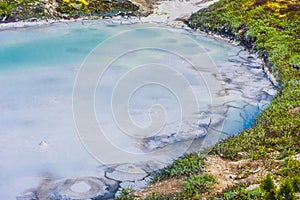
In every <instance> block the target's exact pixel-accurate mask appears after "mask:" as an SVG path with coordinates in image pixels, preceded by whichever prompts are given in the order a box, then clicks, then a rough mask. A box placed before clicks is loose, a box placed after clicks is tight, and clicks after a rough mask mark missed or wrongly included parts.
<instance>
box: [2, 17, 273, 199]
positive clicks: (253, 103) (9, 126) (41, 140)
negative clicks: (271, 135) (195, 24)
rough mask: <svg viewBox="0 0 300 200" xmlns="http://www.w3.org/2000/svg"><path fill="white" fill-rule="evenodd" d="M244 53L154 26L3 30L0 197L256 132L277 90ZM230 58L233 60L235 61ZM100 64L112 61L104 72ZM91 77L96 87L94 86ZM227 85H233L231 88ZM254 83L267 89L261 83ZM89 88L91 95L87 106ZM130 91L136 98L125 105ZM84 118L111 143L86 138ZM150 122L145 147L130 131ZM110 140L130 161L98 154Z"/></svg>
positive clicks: (105, 152)
mask: <svg viewBox="0 0 300 200" xmlns="http://www.w3.org/2000/svg"><path fill="white" fill-rule="evenodd" d="M162 28H163V29H162ZM240 50H241V49H240V47H236V46H232V45H230V44H228V43H226V42H224V41H217V40H214V39H212V38H208V37H204V36H201V35H198V34H195V33H189V32H186V31H183V30H175V29H169V28H168V29H165V27H158V26H154V25H149V24H148V25H147V24H136V25H127V26H120V25H109V24H105V23H97V22H85V23H84V25H83V24H82V23H81V22H79V23H69V24H55V25H47V26H46V25H45V26H41V27H30V28H20V29H15V30H1V31H0V94H1V96H0V112H1V115H0V160H1V165H0V171H1V174H0V197H1V199H6V200H9V199H15V196H16V195H18V194H20V193H21V192H23V191H25V190H26V189H28V188H32V187H33V188H34V187H36V186H38V184H39V183H40V181H41V180H42V179H43V178H44V177H45V174H48V175H49V174H50V175H51V176H52V177H53V178H54V180H57V179H61V178H70V177H79V176H96V177H99V176H100V177H101V176H103V173H104V171H103V169H102V168H99V166H100V165H102V164H111V163H124V162H140V161H145V162H147V161H150V160H151V161H153V160H155V161H158V162H159V163H161V164H166V163H167V162H169V161H170V160H172V159H174V158H176V157H178V156H180V155H181V154H182V153H184V152H185V151H186V150H187V148H188V147H189V146H184V145H183V147H180V148H179V147H178V145H177V144H178V142H180V141H189V140H192V139H195V138H196V139H198V138H197V137H199V138H200V139H201V138H203V136H204V135H206V138H209V139H208V141H206V142H207V143H206V144H207V145H209V144H214V143H215V142H216V141H218V140H219V139H221V138H224V137H227V136H228V135H232V134H236V133H238V132H239V131H241V130H243V129H244V128H247V127H249V126H250V125H251V124H252V123H253V118H254V116H255V115H256V114H258V113H259V112H260V110H261V109H262V108H264V107H265V105H267V104H268V102H269V100H270V99H266V98H265V99H262V98H260V96H261V95H262V94H263V88H262V86H264V88H271V87H272V86H271V84H270V83H269V82H268V80H267V79H266V78H265V77H264V74H263V73H262V72H261V71H259V70H257V69H249V68H247V67H243V66H242V64H241V63H243V62H244V59H242V58H239V57H238V56H237V55H238V53H239V52H240ZM90 54H91V56H90V57H88V55H90ZM93 55H94V56H93ZM232 58H234V59H236V61H235V62H232V61H229V60H230V59H232ZM93 59H94V60H93ZM188 61H192V63H193V65H192V64H191V63H189V62H188ZM95 63H96V64H95ZM103 63H109V64H108V65H107V66H105V67H107V68H106V70H104V72H103V74H100V75H99V74H97V73H99V70H98V69H100V68H101V67H103V66H102V64H103ZM87 64H90V65H87ZM94 64H95V66H94ZM80 67H81V68H80ZM89 67H90V68H89ZM93 67H94V68H93ZM85 69H89V70H92V71H88V70H87V71H88V72H87V76H84V77H83V78H82V80H83V82H82V83H80V84H79V86H80V89H81V90H79V91H80V93H79V96H75V100H74V93H75V94H76V85H78V80H81V79H80V77H81V76H80V75H81V74H84V73H85ZM76 77H77V79H76ZM93 78H95V81H96V83H97V84H96V85H89V84H92V82H89V81H91V80H92V79H93ZM228 79H230V80H231V82H230V83H228V81H227V82H226V81H224V80H228ZM238 79H239V80H238ZM76 80H77V82H76ZM257 80H260V84H255V82H256V81H257ZM251 81H252V82H253V83H251ZM128 83H130V84H128ZM144 83H147V84H145V85H143V84H144ZM158 83H160V84H158ZM248 83H249V84H250V85H253V87H250V86H249V85H247V84H248ZM135 84H137V85H135ZM168 84H169V85H168ZM74 86H75V89H74ZM91 86H92V87H94V88H92V92H91V95H92V96H93V98H92V99H85V98H86V96H85V93H88V92H89V90H90V89H91ZM117 86H118V87H121V88H122V89H120V90H117V89H118V87H117ZM190 90H191V91H192V92H189V91H190ZM225 90H226V91H227V93H226V92H224V91H225ZM241 91H245V92H241ZM118 92H119V93H118ZM122 92H124V93H122ZM126 92H130V94H131V96H130V98H125V97H127V96H126V95H127V94H126ZM81 94H82V95H81ZM114 94H118V95H115V96H114ZM112 97H114V99H113V100H112ZM193 98H194V99H193ZM76 99H77V100H78V99H79V100H80V101H81V102H83V104H82V105H81V106H83V108H82V109H83V110H80V112H79V113H77V112H74V107H76V105H75V106H74V102H75V103H76ZM89 102H93V103H94V104H93V105H92V106H91V107H92V108H93V109H94V110H93V112H94V115H95V122H94V124H89V123H91V122H93V120H92V119H91V117H90V115H85V114H86V113H85V111H86V110H88V109H89V107H88V104H89ZM124 102H125V103H124ZM85 105H87V106H86V107H85ZM112 105H114V106H112ZM153 105H159V106H160V107H161V108H162V110H161V108H160V107H155V106H154V107H153ZM195 105H197V107H196V108H195V107H193V106H195ZM126 106H128V107H126ZM112 108H113V109H115V111H116V112H115V113H113V112H112V111H111V110H112ZM228 108H230V109H228ZM231 108H232V109H231ZM126 109H128V110H126ZM227 109H228V110H227ZM75 111H76V109H75ZM203 113H206V114H204V115H203ZM116 115H118V116H116ZM74 117H75V119H74ZM76 117H77V118H76ZM78 117H79V118H80V120H81V121H86V123H87V127H84V130H83V132H85V131H86V132H89V131H91V129H90V127H93V126H94V125H97V126H101V128H102V130H103V131H104V132H105V133H106V135H105V138H104V139H103V138H102V139H101V140H96V141H95V140H93V138H88V140H85V135H81V133H79V135H78V131H79V132H80V131H81V129H80V127H79V128H78V126H77V127H76V123H78V120H79V119H78ZM152 117H153V118H152ZM118 119H121V121H118ZM122 120H123V121H122ZM155 120H157V121H155ZM153 122H157V124H155V123H154V126H153V127H152V128H153V130H156V131H157V130H158V131H157V133H155V134H156V135H154V136H155V137H154V136H153V135H151V137H148V136H147V138H148V139H149V140H146V141H145V140H143V139H145V135H143V134H146V132H143V133H141V131H137V132H136V133H135V134H133V132H134V131H132V133H131V132H130V131H129V133H128V132H126V131H125V130H133V129H132V127H133V125H132V124H134V127H135V128H136V129H137V130H145V131H146V128H147V126H149V125H151V124H152V123H153ZM161 122H164V123H163V126H162V129H159V128H160V127H159V125H161ZM201 124H202V125H201ZM90 125H91V126H90ZM155 125H157V127H156V126H155ZM200 125H201V126H202V127H201V126H200ZM207 125H209V126H210V127H209V128H208V126H207ZM199 126H200V129H199ZM206 126H207V127H206ZM145 127H146V128H145ZM134 130H135V129H134ZM151 130H152V129H151ZM125 132H126V133H125ZM194 132H195V133H194ZM174 133H175V134H174ZM176 133H178V134H176ZM201 134H202V135H201ZM174 135H175V136H174ZM152 136H153V137H152ZM140 137H142V139H140ZM95 138H96V136H95ZM80 139H81V140H80ZM106 139H107V140H106ZM107 141H109V143H111V144H112V146H113V147H116V148H117V149H119V150H121V151H123V152H127V153H128V152H129V154H130V155H132V157H126V156H125V157H124V156H118V154H114V153H115V152H113V151H110V149H107V150H106V149H102V148H100V147H104V146H105V144H106V143H107ZM89 142H90V143H89ZM95 142H96V143H95ZM83 144H84V145H85V146H84V145H83ZM95 144H96V145H95ZM174 144H176V145H177V146H176V145H175V146H174V147H173V146H172V145H174ZM197 144H198V143H197ZM89 145H92V146H98V147H99V149H95V151H96V152H97V151H100V154H101V155H100V156H97V155H91V154H93V150H91V149H90V146H89ZM189 145H190V144H189ZM198 145H199V144H198ZM170 148H171V150H172V151H171V153H170V152H169V149H170ZM195 148H197V149H199V148H201V146H200V147H199V146H196V147H195ZM102 152H103V153H102ZM145 152H146V153H145ZM148 152H151V153H152V154H151V155H150V154H148ZM167 153H168V154H167ZM169 153H170V154H169ZM103 155H107V156H108V157H110V159H107V158H106V157H105V158H104V157H102V156H103ZM136 155H141V156H142V159H141V158H140V157H138V156H136ZM99 157H100V159H103V160H105V162H104V163H101V162H99V161H98V160H97V159H99ZM95 158H96V159H95ZM106 159H107V160H106ZM103 160H102V161H103Z"/></svg>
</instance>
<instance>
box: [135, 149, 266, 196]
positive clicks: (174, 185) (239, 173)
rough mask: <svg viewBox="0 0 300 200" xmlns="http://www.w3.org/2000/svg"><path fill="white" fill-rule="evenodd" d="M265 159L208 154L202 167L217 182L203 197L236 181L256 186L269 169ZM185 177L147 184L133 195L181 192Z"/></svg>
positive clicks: (220, 190) (252, 186)
mask: <svg viewBox="0 0 300 200" xmlns="http://www.w3.org/2000/svg"><path fill="white" fill-rule="evenodd" d="M266 162H268V161H267V160H257V161H253V160H240V161H230V160H225V159H222V158H221V157H219V156H214V155H211V156H208V158H207V161H206V166H205V169H204V173H205V174H211V175H213V176H214V177H215V178H216V179H217V182H216V183H215V185H214V186H213V190H212V191H211V193H210V194H204V198H209V197H212V196H214V195H215V194H217V193H220V192H222V191H223V190H225V189H227V188H229V187H231V186H233V185H235V184H237V183H241V182H243V183H245V182H247V183H251V184H252V185H251V186H250V187H251V188H255V187H257V186H258V184H257V182H258V181H260V180H261V178H262V177H265V176H266V175H267V174H268V173H269V170H268V169H266V168H265V166H268V164H269V163H266ZM184 179H185V177H180V178H170V179H166V180H163V181H160V182H157V183H155V184H152V185H149V186H148V187H146V188H144V189H143V190H140V191H136V192H134V196H135V197H136V198H137V199H139V198H145V197H146V196H149V195H151V194H152V193H156V194H160V195H170V194H175V193H178V192H181V191H182V189H183V185H182V182H183V180H184Z"/></svg>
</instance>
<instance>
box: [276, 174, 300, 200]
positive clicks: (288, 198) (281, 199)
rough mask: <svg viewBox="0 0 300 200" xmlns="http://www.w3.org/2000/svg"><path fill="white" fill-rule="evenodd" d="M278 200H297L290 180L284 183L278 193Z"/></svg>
mask: <svg viewBox="0 0 300 200" xmlns="http://www.w3.org/2000/svg"><path fill="white" fill-rule="evenodd" d="M277 199H278V200H296V196H295V192H294V188H293V185H292V183H291V180H290V179H287V180H286V181H284V182H283V183H282V184H281V185H280V187H279V189H278V192H277Z"/></svg>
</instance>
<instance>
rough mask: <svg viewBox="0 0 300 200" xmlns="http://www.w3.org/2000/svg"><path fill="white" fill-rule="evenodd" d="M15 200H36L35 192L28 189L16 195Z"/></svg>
mask: <svg viewBox="0 0 300 200" xmlns="http://www.w3.org/2000/svg"><path fill="white" fill-rule="evenodd" d="M16 200H38V198H37V196H36V192H35V191H32V190H28V191H26V192H24V193H22V194H20V195H18V196H17V197H16Z"/></svg>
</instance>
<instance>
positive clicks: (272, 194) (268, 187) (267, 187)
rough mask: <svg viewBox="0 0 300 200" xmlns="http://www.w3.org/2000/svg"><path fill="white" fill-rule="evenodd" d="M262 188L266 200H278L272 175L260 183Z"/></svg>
mask: <svg viewBox="0 0 300 200" xmlns="http://www.w3.org/2000/svg"><path fill="white" fill-rule="evenodd" d="M260 188H261V190H262V191H263V193H264V198H263V199H265V200H275V199H276V186H275V184H274V181H273V179H272V177H271V175H270V174H268V175H267V177H266V178H264V179H263V180H262V181H261V183H260Z"/></svg>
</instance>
